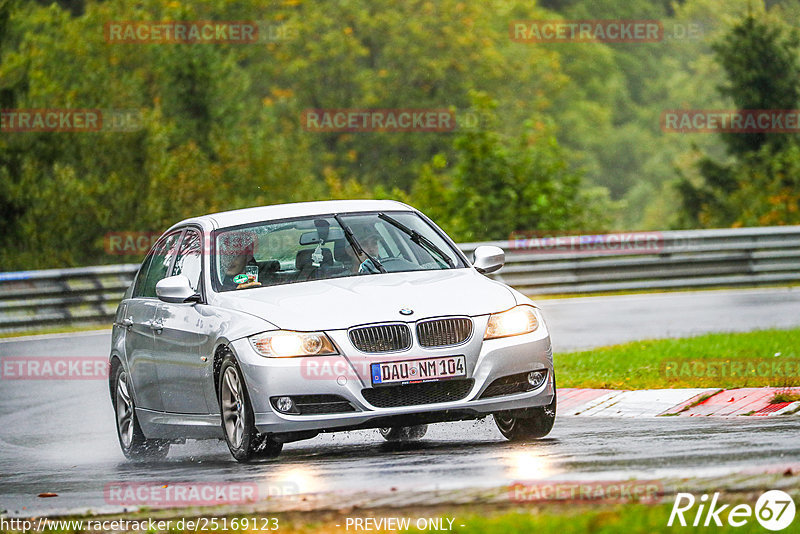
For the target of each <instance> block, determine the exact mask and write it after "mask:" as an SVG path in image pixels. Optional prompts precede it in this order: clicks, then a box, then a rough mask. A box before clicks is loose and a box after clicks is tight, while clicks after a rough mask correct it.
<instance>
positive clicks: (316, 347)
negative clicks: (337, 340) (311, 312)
mask: <svg viewBox="0 0 800 534" xmlns="http://www.w3.org/2000/svg"><path fill="white" fill-rule="evenodd" d="M249 339H250V344H251V345H252V346H253V348H254V349H255V350H256V352H257V353H259V354H260V355H262V356H267V357H268V358H290V357H292V356H320V355H324V354H338V353H337V352H336V349H335V348H334V346H333V342H331V340H330V338H328V336H327V335H325V334H324V333H322V332H290V331H288V330H277V331H275V332H265V333H263V334H257V335H255V336H251V337H250V338H249Z"/></svg>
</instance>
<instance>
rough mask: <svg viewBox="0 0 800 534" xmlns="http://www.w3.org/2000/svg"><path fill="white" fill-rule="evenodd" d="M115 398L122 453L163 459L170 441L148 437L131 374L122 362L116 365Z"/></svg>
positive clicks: (136, 457)
mask: <svg viewBox="0 0 800 534" xmlns="http://www.w3.org/2000/svg"><path fill="white" fill-rule="evenodd" d="M113 369H114V381H113V386H112V387H113V392H112V393H113V394H112V396H111V398H112V399H113V405H114V415H115V417H114V419H115V420H116V422H117V438H118V439H119V446H120V448H121V449H122V454H124V455H125V458H127V459H128V460H134V461H155V460H163V459H164V458H166V457H167V454H169V441H166V440H163V439H149V438H146V437H145V435H144V432H142V427H141V426H140V425H139V419H138V417H136V403H135V402H134V399H133V395H132V393H131V387H130V382H129V376H128V373H127V371H126V370H125V368H124V367H122V364H120V363H118V364H116V365H114V368H113Z"/></svg>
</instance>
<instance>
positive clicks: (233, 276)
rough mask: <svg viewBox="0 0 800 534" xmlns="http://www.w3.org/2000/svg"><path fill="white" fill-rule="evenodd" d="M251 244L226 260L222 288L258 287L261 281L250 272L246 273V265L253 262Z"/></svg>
mask: <svg viewBox="0 0 800 534" xmlns="http://www.w3.org/2000/svg"><path fill="white" fill-rule="evenodd" d="M254 261H255V258H254V257H253V244H252V243H250V244H249V245H248V246H247V247H246V248H245V249H243V250H241V251H240V253H239V254H237V255H235V256H233V257H232V258H231V259H230V260H229V261H228V266H227V267H226V268H225V274H224V276H223V277H222V289H224V290H228V289H247V288H250V287H259V286H260V285H261V283H260V282H259V281H258V280H257V279H256V277H254V276H253V275H252V274H247V273H246V270H247V265H248V264H249V263H251V262H254Z"/></svg>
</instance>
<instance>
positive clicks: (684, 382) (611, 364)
mask: <svg viewBox="0 0 800 534" xmlns="http://www.w3.org/2000/svg"><path fill="white" fill-rule="evenodd" d="M555 360H556V370H557V374H558V385H559V387H580V388H609V389H653V388H692V387H720V388H740V387H761V386H774V387H788V386H800V328H794V329H789V330H758V331H755V332H747V333H731V334H706V335H702V336H697V337H690V338H682V339H657V340H648V341H634V342H631V343H625V344H622V345H612V346H609V347H600V348H597V349H591V350H586V351H580V352H570V353H562V354H556V355H555Z"/></svg>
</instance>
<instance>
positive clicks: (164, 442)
mask: <svg viewBox="0 0 800 534" xmlns="http://www.w3.org/2000/svg"><path fill="white" fill-rule="evenodd" d="M504 261H505V257H504V253H503V251H502V249H499V248H497V247H491V246H481V247H478V248H477V249H476V250H475V252H474V258H473V261H472V262H470V261H468V259H467V258H466V257H465V256H464V254H463V253H462V252H461V251H460V250H459V249H458V248H457V247H456V245H455V244H454V243H453V241H452V240H451V239H450V238H449V237H448V236H447V235H446V234H445V233H444V232H443V231H442V230H441V229H440V228H439V227H438V226H436V225H435V224H434V223H433V222H432V221H431V220H430V219H428V218H427V217H425V215H423V214H422V213H420V212H419V211H417V210H415V209H414V208H412V207H410V206H407V205H405V204H402V203H399V202H394V201H388V200H353V201H325V202H307V203H299V204H285V205H276V206H264V207H257V208H249V209H243V210H236V211H229V212H225V213H217V214H213V215H205V216H202V217H197V218H193V219H188V220H185V221H182V222H180V223H178V224H176V225H175V226H173V227H172V228H170V229H169V230H167V231H166V232H165V233H164V235H163V236H161V238H160V239H159V240H158V241H157V243H156V244H155V245H154V247H153V248H152V250H151V251H150V252H149V254H148V255H147V257H146V258H145V260H144V262H143V263H142V265H141V267H140V268H139V271H138V273H137V275H136V277H135V280H134V282H133V284H132V285H131V287H130V288H129V289H128V290H127V292H126V293H125V296H124V300H123V301H122V302H121V303H120V305H119V308H118V309H117V313H116V318H115V321H114V330H113V336H112V345H111V353H110V363H111V373H110V379H109V386H110V391H111V400H112V404H113V407H114V410H115V413H116V421H117V434H118V437H119V442H120V446H121V447H122V452H123V453H124V454H125V456H126V457H127V458H129V459H153V458H155V459H158V458H163V457H165V456H166V455H167V453H168V451H169V446H170V444H172V443H182V442H184V441H185V440H187V439H224V440H225V442H226V443H227V445H228V448H229V449H230V451H231V454H232V455H233V457H234V458H235V459H236V460H238V461H240V462H247V461H251V460H254V459H258V458H270V457H275V456H277V455H278V454H279V453H280V451H281V448H282V447H283V444H284V443H288V442H292V441H298V440H302V439H308V438H312V437H314V436H316V435H317V434H319V433H320V432H334V431H339V430H354V429H365V428H377V429H379V432H380V434H381V435H382V436H383V438H385V439H387V440H390V441H402V440H415V439H420V438H421V437H422V436H423V435H424V434H425V432H426V429H427V425H428V424H430V423H439V422H445V421H458V420H466V419H478V418H482V417H486V416H488V415H492V416H493V417H494V420H495V422H496V424H497V427H498V429H499V430H500V432H501V433H502V434H503V435H504V436H505V437H506V438H508V439H530V438H540V437H542V436H545V435H546V434H547V433H548V432H550V429H551V428H552V426H553V422H554V420H555V411H556V389H555V388H556V384H555V375H554V372H553V354H552V348H551V344H550V336H549V334H548V331H547V326H546V325H545V322H544V319H543V317H542V313H541V311H540V310H539V309H538V308H537V307H536V306H535V304H534V303H533V302H532V301H531V300H530V299H528V298H527V297H525V296H524V295H522V294H521V293H519V292H518V291H516V290H514V289H512V288H510V287H508V286H506V285H505V284H502V283H500V282H497V281H494V280H491V279H489V278H487V277H486V276H484V275H485V274H486V273H491V272H494V271H497V270H498V269H500V268H501V267H502V266H503V263H504Z"/></svg>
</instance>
